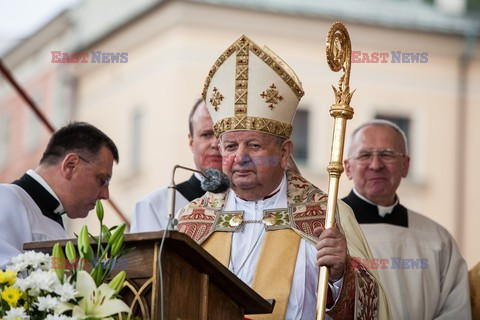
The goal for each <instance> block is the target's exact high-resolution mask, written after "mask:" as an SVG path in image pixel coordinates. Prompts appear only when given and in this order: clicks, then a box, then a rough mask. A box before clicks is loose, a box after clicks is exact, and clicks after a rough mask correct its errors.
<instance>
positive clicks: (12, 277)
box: [0, 201, 130, 320]
mask: <svg viewBox="0 0 480 320" xmlns="http://www.w3.org/2000/svg"><path fill="white" fill-rule="evenodd" d="M96 211H97V217H98V219H99V221H100V227H101V229H100V230H101V232H100V235H99V236H98V237H94V236H92V235H90V234H89V233H88V229H87V226H83V228H82V229H81V231H80V234H79V236H78V237H77V238H78V239H77V240H78V241H77V248H76V247H75V246H74V245H73V243H72V242H71V241H68V242H67V243H66V245H65V249H63V248H62V247H61V246H60V244H59V243H56V244H55V246H54V247H53V250H52V256H50V255H48V254H45V253H41V252H34V251H28V252H25V253H24V254H20V255H18V256H17V257H14V258H12V260H11V264H10V265H9V266H7V269H6V270H5V271H2V270H0V320H2V319H3V320H13V319H15V320H24V319H31V320H36V319H47V320H54V319H58V320H60V319H62V320H63V319H89V320H94V319H114V318H115V317H116V316H117V315H118V314H120V313H124V312H125V313H129V312H130V308H129V307H128V306H127V304H126V303H125V302H123V301H122V300H121V299H119V297H118V294H119V292H120V290H121V289H122V287H123V283H124V281H125V277H126V273H125V271H124V270H122V271H120V272H119V273H118V274H117V275H116V276H115V277H114V278H113V279H112V280H110V281H109V282H108V283H107V279H108V278H109V275H110V274H111V272H112V271H113V269H114V268H115V267H116V265H117V264H118V261H119V259H120V257H121V256H123V255H124V254H126V253H127V252H128V251H129V250H127V249H126V248H125V246H124V244H123V237H124V231H125V227H126V225H125V224H122V225H120V226H119V227H117V228H111V229H108V228H107V227H106V226H104V225H103V222H102V221H103V207H102V204H101V202H100V201H97V205H96ZM112 231H113V233H112ZM90 239H93V240H94V241H95V242H96V243H97V248H96V254H94V251H93V249H92V247H91V246H90ZM77 257H79V258H77ZM88 269H89V270H90V272H87V271H86V270H88Z"/></svg>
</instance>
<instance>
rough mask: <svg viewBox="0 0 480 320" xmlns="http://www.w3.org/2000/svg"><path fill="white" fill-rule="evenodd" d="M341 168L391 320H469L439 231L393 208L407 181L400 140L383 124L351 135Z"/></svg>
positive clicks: (458, 260)
mask: <svg viewBox="0 0 480 320" xmlns="http://www.w3.org/2000/svg"><path fill="white" fill-rule="evenodd" d="M347 145H348V146H349V147H348V149H347V152H348V154H347V159H346V160H345V161H344V164H345V171H346V174H347V176H348V177H349V178H350V179H353V182H354V189H353V190H352V192H350V194H349V195H348V196H347V197H346V198H344V199H343V200H344V201H345V202H346V203H347V204H348V205H350V207H352V209H353V211H354V213H355V216H356V218H357V220H358V222H359V223H360V227H361V228H362V230H363V232H364V234H365V237H366V238H367V240H368V243H369V245H370V248H371V249H372V253H373V255H374V257H375V258H376V259H377V260H375V261H372V262H371V265H372V267H373V268H377V269H378V272H379V274H380V279H381V280H382V284H383V286H384V287H385V290H386V291H387V294H388V296H389V301H390V305H391V307H392V313H393V316H394V318H395V319H425V320H427V319H428V320H430V319H470V318H471V314H470V300H469V299H470V298H469V286H468V274H467V266H466V264H465V261H464V259H463V258H462V256H461V254H460V252H459V250H458V248H457V245H456V243H455V241H454V239H453V238H452V236H451V235H450V234H449V233H448V231H447V230H445V228H443V227H442V226H440V225H439V224H438V223H436V222H434V221H432V220H430V219H429V218H427V217H425V216H423V215H421V214H418V213H416V212H413V211H412V210H409V209H407V208H405V207H404V206H402V205H401V204H400V203H399V200H398V196H397V195H396V190H397V188H398V186H399V184H400V181H401V179H402V178H403V177H405V176H406V175H407V173H408V167H409V162H410V158H409V156H408V145H407V139H406V136H405V133H404V132H403V131H402V130H401V129H400V128H399V127H398V126H396V125H395V124H393V123H392V122H389V121H385V120H372V121H370V122H367V123H366V124H364V125H362V126H360V127H359V128H357V129H356V130H355V131H353V133H352V136H351V138H350V140H349V141H347Z"/></svg>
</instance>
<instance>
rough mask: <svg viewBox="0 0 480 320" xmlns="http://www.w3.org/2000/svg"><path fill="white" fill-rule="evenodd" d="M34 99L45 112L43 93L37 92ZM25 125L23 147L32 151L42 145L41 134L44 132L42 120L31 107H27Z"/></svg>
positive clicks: (29, 151) (41, 110)
mask: <svg viewBox="0 0 480 320" xmlns="http://www.w3.org/2000/svg"><path fill="white" fill-rule="evenodd" d="M33 101H35V104H36V106H37V107H38V109H39V110H40V112H43V110H44V108H43V101H44V99H42V95H41V94H40V93H36V94H34V95H33ZM25 112H26V116H25V126H24V135H23V148H24V150H25V151H26V152H27V153H32V152H35V151H36V150H37V148H38V147H39V146H40V141H41V134H42V125H43V124H42V121H41V120H40V118H38V116H37V115H36V114H35V113H34V112H33V110H32V109H30V108H25Z"/></svg>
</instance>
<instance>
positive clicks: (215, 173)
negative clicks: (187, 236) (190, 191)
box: [167, 164, 230, 230]
mask: <svg viewBox="0 0 480 320" xmlns="http://www.w3.org/2000/svg"><path fill="white" fill-rule="evenodd" d="M177 168H180V169H184V170H188V171H192V172H198V173H200V174H201V175H202V176H203V177H204V178H205V179H203V181H202V182H201V187H202V189H203V190H204V191H208V192H213V193H220V192H224V191H226V190H227V189H228V188H229V187H230V180H229V179H228V177H227V176H226V175H225V174H224V173H223V172H221V171H219V170H216V169H207V170H206V171H205V173H203V172H201V171H199V170H195V169H191V168H188V167H184V166H180V165H178V164H177V165H175V166H174V167H173V171H172V180H171V183H170V185H169V186H168V193H167V199H168V202H167V213H168V223H167V229H168V230H174V229H175V226H176V225H177V224H178V220H177V219H176V218H175V213H176V212H175V193H176V190H177V186H176V184H175V171H176V170H177Z"/></svg>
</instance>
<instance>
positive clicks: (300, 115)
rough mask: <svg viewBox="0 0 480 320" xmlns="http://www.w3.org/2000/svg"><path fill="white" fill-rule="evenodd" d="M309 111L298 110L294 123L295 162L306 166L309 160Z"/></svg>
mask: <svg viewBox="0 0 480 320" xmlns="http://www.w3.org/2000/svg"><path fill="white" fill-rule="evenodd" d="M308 119H309V112H308V110H297V113H296V114H295V120H294V121H293V132H292V137H291V139H292V141H293V156H294V157H295V160H296V161H297V162H299V163H301V164H304V163H306V162H307V160H308V132H309V128H308Z"/></svg>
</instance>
